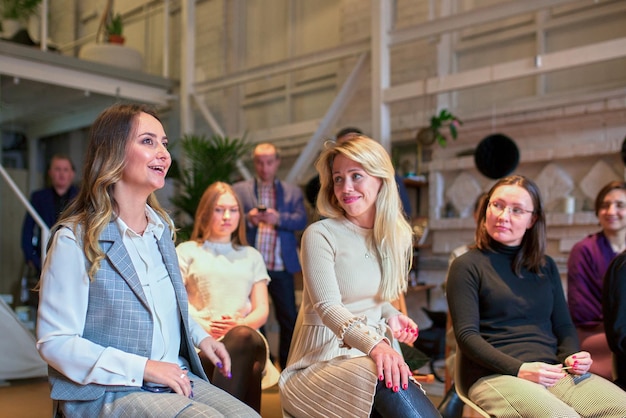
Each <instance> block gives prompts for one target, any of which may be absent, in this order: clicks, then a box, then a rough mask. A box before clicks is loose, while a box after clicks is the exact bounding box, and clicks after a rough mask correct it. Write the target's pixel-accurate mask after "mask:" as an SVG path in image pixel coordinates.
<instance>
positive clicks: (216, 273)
mask: <svg viewBox="0 0 626 418" xmlns="http://www.w3.org/2000/svg"><path fill="white" fill-rule="evenodd" d="M176 252H177V254H178V263H179V265H180V271H181V274H182V276H183V283H184V284H185V287H186V288H187V294H188V296H189V313H190V315H191V316H192V317H194V319H195V320H196V321H197V322H198V323H199V324H200V325H202V326H203V327H204V328H205V329H209V327H210V322H211V319H212V318H216V317H218V318H219V317H221V316H222V315H228V316H230V317H232V318H233V319H238V318H245V317H246V316H247V315H248V314H249V313H250V310H251V303H250V292H251V291H252V286H253V285H254V284H255V283H257V282H260V281H266V282H267V283H269V281H270V277H269V275H268V274H267V269H266V268H265V263H264V262H263V257H262V256H261V253H260V252H259V251H257V250H256V249H255V248H253V247H250V246H242V247H239V248H238V249H235V248H234V247H233V245H232V244H231V243H230V242H228V243H216V242H209V241H205V242H204V243H203V244H199V243H197V242H195V241H187V242H183V243H182V244H180V245H179V246H178V247H176Z"/></svg>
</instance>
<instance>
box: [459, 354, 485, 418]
mask: <svg viewBox="0 0 626 418" xmlns="http://www.w3.org/2000/svg"><path fill="white" fill-rule="evenodd" d="M462 357H463V353H461V349H460V348H459V346H458V344H457V347H456V355H455V356H454V386H455V388H456V393H457V394H458V395H459V398H461V400H462V401H463V403H464V404H465V405H467V406H469V407H470V408H472V409H473V410H474V411H476V412H478V413H479V414H480V416H481V417H485V418H490V416H489V414H488V413H486V412H485V411H483V409H482V408H481V407H480V406H478V405H476V404H475V403H474V402H472V401H470V399H469V397H468V395H467V391H468V388H466V387H465V385H464V383H463V379H462V378H461V373H462V371H463V365H462V364H461V363H462Z"/></svg>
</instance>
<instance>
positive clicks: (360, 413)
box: [280, 356, 377, 418]
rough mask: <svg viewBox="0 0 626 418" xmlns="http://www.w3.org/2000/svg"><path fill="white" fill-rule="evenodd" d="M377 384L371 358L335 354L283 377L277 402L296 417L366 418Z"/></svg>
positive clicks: (374, 366) (368, 414) (374, 367)
mask: <svg viewBox="0 0 626 418" xmlns="http://www.w3.org/2000/svg"><path fill="white" fill-rule="evenodd" d="M285 378H286V379H285ZM376 383H377V376H376V364H375V363H374V361H373V360H372V359H371V358H370V357H367V356H361V357H352V358H348V357H337V358H334V359H332V360H330V361H326V362H318V363H315V364H313V365H311V366H309V367H307V368H305V369H300V370H293V371H292V372H291V373H288V375H287V376H284V377H283V378H282V379H281V387H280V402H281V405H282V408H283V410H284V411H285V412H286V413H287V414H289V415H290V416H293V417H298V418H299V417H337V418H346V417H355V418H356V417H363V418H367V417H369V416H370V411H371V409H372V404H373V402H374V395H375V393H376Z"/></svg>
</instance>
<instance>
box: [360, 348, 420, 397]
mask: <svg viewBox="0 0 626 418" xmlns="http://www.w3.org/2000/svg"><path fill="white" fill-rule="evenodd" d="M369 356H370V357H371V358H372V359H373V360H374V362H375V363H376V371H377V373H378V380H383V379H384V380H385V385H386V386H387V388H389V389H391V390H393V391H394V392H397V391H398V390H400V388H402V389H406V388H408V387H409V376H411V375H412V372H411V370H410V368H409V365H408V364H406V363H405V362H404V358H403V357H402V355H401V354H400V353H398V352H397V351H396V350H394V349H393V348H392V347H391V346H390V345H389V344H388V343H387V342H386V341H381V342H379V343H378V344H376V345H375V346H374V348H372V350H371V351H370V354H369Z"/></svg>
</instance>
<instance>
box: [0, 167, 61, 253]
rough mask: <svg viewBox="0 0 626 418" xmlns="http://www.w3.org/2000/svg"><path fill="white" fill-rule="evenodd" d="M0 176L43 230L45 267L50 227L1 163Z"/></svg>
mask: <svg viewBox="0 0 626 418" xmlns="http://www.w3.org/2000/svg"><path fill="white" fill-rule="evenodd" d="M0 174H2V177H3V178H4V180H5V181H6V182H7V184H8V185H9V187H10V188H11V190H13V193H14V194H15V196H17V198H18V199H19V200H20V202H21V203H22V205H23V206H24V207H25V208H26V210H27V211H28V213H29V214H30V216H32V217H33V219H34V220H35V222H36V223H37V225H38V226H39V228H41V240H40V241H39V245H40V246H41V263H42V265H43V261H44V259H45V257H46V251H45V249H46V245H47V243H48V238H49V237H50V228H48V225H46V223H45V222H44V220H43V219H41V216H39V214H38V213H37V211H36V210H35V208H33V206H32V205H31V204H30V202H29V201H28V199H27V198H26V197H25V196H24V194H23V193H22V191H21V190H20V189H19V187H17V185H16V184H15V182H14V181H13V179H12V178H11V176H10V175H9V173H7V171H6V170H5V169H4V167H3V166H2V164H1V163H0Z"/></svg>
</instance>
